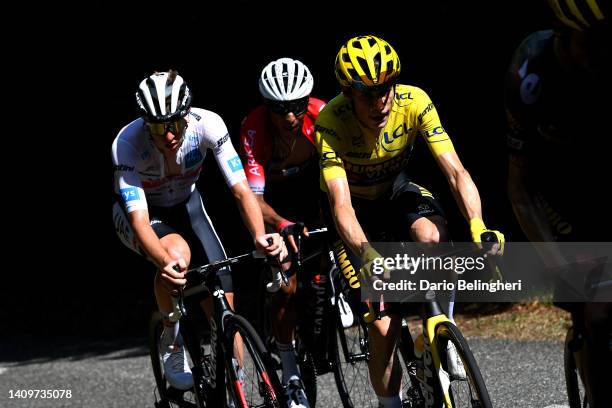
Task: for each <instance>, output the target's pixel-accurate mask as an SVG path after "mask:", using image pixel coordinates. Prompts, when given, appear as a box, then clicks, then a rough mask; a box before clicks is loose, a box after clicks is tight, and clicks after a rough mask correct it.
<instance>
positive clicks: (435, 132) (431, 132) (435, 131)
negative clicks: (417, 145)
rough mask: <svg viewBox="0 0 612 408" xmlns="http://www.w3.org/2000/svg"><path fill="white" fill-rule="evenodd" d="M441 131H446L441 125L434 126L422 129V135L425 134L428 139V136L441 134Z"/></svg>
mask: <svg viewBox="0 0 612 408" xmlns="http://www.w3.org/2000/svg"><path fill="white" fill-rule="evenodd" d="M443 133H446V131H445V130H444V128H443V127H442V126H436V127H435V128H433V129H432V130H424V131H423V135H425V136H426V137H427V138H428V139H429V138H430V137H433V136H437V135H441V134H443Z"/></svg>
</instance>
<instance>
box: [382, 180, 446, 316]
mask: <svg viewBox="0 0 612 408" xmlns="http://www.w3.org/2000/svg"><path fill="white" fill-rule="evenodd" d="M391 202H392V205H393V209H394V211H395V214H397V217H398V218H397V219H395V220H394V222H393V223H392V224H391V225H389V228H391V230H392V231H394V235H395V237H396V239H398V240H400V241H408V240H411V241H413V242H423V243H439V242H449V241H450V235H449V232H448V227H447V222H446V218H445V215H444V211H443V209H442V207H441V206H440V204H439V203H438V201H437V200H436V199H435V197H434V196H433V194H432V193H430V192H429V191H428V190H427V189H425V188H424V187H422V186H419V185H418V184H416V183H413V182H412V181H410V179H409V178H408V177H407V175H406V174H405V173H401V174H400V175H399V176H398V177H397V179H396V180H395V182H394V185H393V194H392V196H391ZM406 226H407V227H406ZM432 255H435V253H433V254H432ZM449 278H453V276H452V275H451V276H449ZM450 296H451V298H450V299H447V301H442V302H441V304H442V306H443V309H444V310H445V312H447V315H448V317H449V318H450V319H451V320H453V306H454V301H453V299H452V294H450ZM441 300H442V299H441Z"/></svg>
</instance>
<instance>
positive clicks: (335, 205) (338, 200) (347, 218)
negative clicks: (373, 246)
mask: <svg viewBox="0 0 612 408" xmlns="http://www.w3.org/2000/svg"><path fill="white" fill-rule="evenodd" d="M325 184H326V186H327V192H328V196H329V203H330V206H331V209H332V213H333V216H334V221H335V223H336V229H337V231H338V233H339V234H340V237H341V238H342V240H343V241H344V242H345V243H346V244H347V245H348V246H349V248H350V249H351V250H352V251H353V253H355V254H357V255H358V256H359V257H360V258H362V257H363V255H364V252H365V250H366V249H367V248H368V247H369V246H370V245H369V244H368V240H367V238H366V236H365V233H364V232H363V229H362V228H361V225H360V224H359V221H358V220H357V216H356V215H355V210H354V209H353V205H352V203H351V192H350V190H349V185H348V182H347V179H346V178H344V177H338V178H334V179H330V180H325Z"/></svg>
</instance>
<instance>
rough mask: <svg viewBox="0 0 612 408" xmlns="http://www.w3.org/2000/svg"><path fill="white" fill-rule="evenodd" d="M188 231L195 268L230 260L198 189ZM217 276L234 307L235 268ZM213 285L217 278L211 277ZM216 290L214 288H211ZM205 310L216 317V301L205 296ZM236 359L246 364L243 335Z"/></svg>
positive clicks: (190, 202) (192, 201)
mask: <svg viewBox="0 0 612 408" xmlns="http://www.w3.org/2000/svg"><path fill="white" fill-rule="evenodd" d="M186 210H187V216H188V219H187V222H188V228H189V229H190V232H191V234H190V235H189V238H190V242H193V244H192V245H191V248H192V252H193V256H192V258H193V261H192V263H193V264H194V265H203V264H206V263H210V262H216V261H221V260H224V259H227V255H226V253H225V249H224V248H223V245H222V244H221V240H220V239H219V236H218V235H217V232H216V231H215V228H214V226H213V224H212V221H211V220H210V218H209V217H208V214H207V212H206V209H205V208H204V202H203V201H202V197H201V195H200V192H199V191H198V190H197V189H195V190H194V191H193V192H192V193H191V196H190V197H189V200H188V201H187V204H186ZM217 277H218V278H219V281H220V282H221V289H222V290H223V291H224V292H225V297H226V299H227V302H228V303H229V305H230V306H231V308H232V309H233V308H234V287H233V282H232V275H231V269H230V268H229V267H226V268H223V269H221V270H219V271H218V272H217ZM210 281H211V282H212V281H213V279H212V278H211V280H210ZM210 287H211V289H212V285H211V286H210ZM200 305H201V306H202V309H203V310H204V312H205V313H206V317H207V318H208V319H211V318H212V316H213V301H212V298H211V297H210V296H204V297H203V298H202V300H201V301H200ZM234 339H235V341H234V348H235V350H234V356H236V358H237V360H238V364H239V365H241V363H242V355H243V345H242V339H241V337H240V334H237V335H236V337H235V338H234Z"/></svg>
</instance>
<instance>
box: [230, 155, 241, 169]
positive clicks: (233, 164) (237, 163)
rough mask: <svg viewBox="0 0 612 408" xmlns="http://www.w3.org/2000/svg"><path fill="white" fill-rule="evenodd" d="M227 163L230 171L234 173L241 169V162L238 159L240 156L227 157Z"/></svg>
mask: <svg viewBox="0 0 612 408" xmlns="http://www.w3.org/2000/svg"><path fill="white" fill-rule="evenodd" d="M227 165H228V166H229V167H230V169H231V170H232V173H235V172H237V171H240V170H243V168H242V162H241V161H240V157H238V156H235V157H232V158H231V159H229V160H228V161H227Z"/></svg>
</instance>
